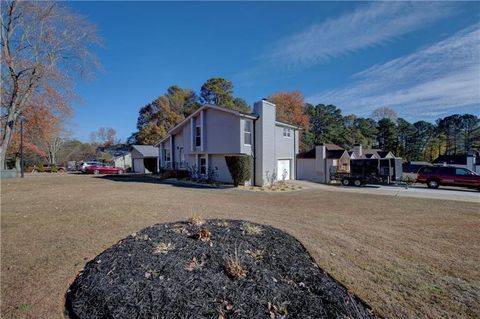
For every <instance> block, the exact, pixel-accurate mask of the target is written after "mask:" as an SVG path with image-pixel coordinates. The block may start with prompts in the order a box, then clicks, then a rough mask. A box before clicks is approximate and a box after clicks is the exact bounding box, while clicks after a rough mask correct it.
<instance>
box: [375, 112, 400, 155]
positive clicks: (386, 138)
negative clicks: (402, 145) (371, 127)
mask: <svg viewBox="0 0 480 319" xmlns="http://www.w3.org/2000/svg"><path fill="white" fill-rule="evenodd" d="M377 140H378V147H379V148H381V149H383V150H389V151H392V150H393V151H395V150H396V149H397V146H398V132H397V127H396V125H395V123H394V122H393V121H392V120H390V119H388V118H383V119H381V120H380V121H378V135H377Z"/></svg>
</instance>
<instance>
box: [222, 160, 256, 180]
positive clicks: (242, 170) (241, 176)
mask: <svg viewBox="0 0 480 319" xmlns="http://www.w3.org/2000/svg"><path fill="white" fill-rule="evenodd" d="M225 162H226V163H227V167H228V171H229V172H230V175H231V176H232V179H233V185H234V186H235V187H237V186H238V185H240V184H243V183H245V182H246V181H248V180H249V179H250V177H251V176H252V157H251V156H249V155H231V156H225Z"/></svg>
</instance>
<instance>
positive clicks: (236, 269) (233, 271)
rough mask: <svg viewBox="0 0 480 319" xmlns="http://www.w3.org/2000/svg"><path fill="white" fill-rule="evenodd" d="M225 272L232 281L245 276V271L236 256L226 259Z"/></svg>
mask: <svg viewBox="0 0 480 319" xmlns="http://www.w3.org/2000/svg"><path fill="white" fill-rule="evenodd" d="M225 271H226V273H227V274H228V275H229V276H230V277H232V278H233V279H243V278H245V277H246V276H247V271H246V270H245V268H243V266H242V263H241V262H240V259H239V258H238V256H236V255H235V257H230V258H228V259H227V262H226V264H225Z"/></svg>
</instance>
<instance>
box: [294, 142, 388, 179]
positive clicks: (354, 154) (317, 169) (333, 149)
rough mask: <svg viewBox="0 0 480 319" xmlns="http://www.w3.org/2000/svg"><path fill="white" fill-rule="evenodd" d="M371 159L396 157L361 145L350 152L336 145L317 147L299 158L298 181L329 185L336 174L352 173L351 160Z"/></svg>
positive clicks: (357, 145) (355, 146) (356, 145)
mask: <svg viewBox="0 0 480 319" xmlns="http://www.w3.org/2000/svg"><path fill="white" fill-rule="evenodd" d="M369 158H377V159H381V158H395V155H393V153H392V152H390V151H383V150H380V149H364V148H363V147H362V145H361V144H355V145H354V147H353V149H351V150H349V151H347V150H345V149H343V148H342V147H340V146H338V145H335V144H320V145H316V146H315V148H313V149H311V150H310V151H307V152H304V153H301V154H299V155H298V156H297V163H298V171H297V172H298V179H301V180H309V181H313V182H319V183H329V182H330V181H331V180H332V175H334V174H335V173H337V172H339V173H341V172H344V173H348V172H350V160H352V159H369Z"/></svg>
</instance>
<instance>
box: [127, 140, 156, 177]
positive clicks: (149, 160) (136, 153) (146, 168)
mask: <svg viewBox="0 0 480 319" xmlns="http://www.w3.org/2000/svg"><path fill="white" fill-rule="evenodd" d="M131 161H132V171H133V172H134V173H141V174H145V173H147V174H148V173H155V172H157V171H158V147H155V146H153V145H132V149H131Z"/></svg>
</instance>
